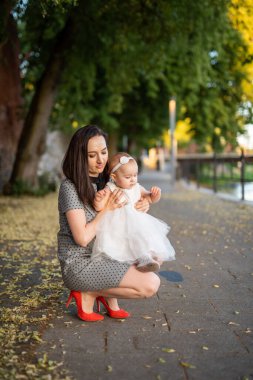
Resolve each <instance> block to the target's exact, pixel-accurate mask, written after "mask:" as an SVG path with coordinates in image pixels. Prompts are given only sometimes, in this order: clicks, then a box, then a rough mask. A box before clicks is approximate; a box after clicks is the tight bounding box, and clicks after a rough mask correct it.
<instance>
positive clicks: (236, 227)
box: [37, 172, 253, 380]
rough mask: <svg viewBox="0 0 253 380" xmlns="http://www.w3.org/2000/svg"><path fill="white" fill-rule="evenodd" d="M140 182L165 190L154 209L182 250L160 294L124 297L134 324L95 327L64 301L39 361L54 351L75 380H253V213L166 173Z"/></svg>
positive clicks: (109, 322)
mask: <svg viewBox="0 0 253 380" xmlns="http://www.w3.org/2000/svg"><path fill="white" fill-rule="evenodd" d="M140 182H141V183H142V184H143V185H144V186H146V187H147V188H148V187H149V186H151V185H154V184H156V185H158V186H161V188H162V190H163V198H162V200H161V201H160V202H159V203H158V204H156V205H153V206H152V207H151V210H150V213H151V214H152V215H154V216H156V217H158V218H160V219H163V220H164V221H166V222H167V223H168V224H169V225H170V226H171V232H170V234H169V237H170V240H171V243H172V244H173V246H174V247H175V249H176V253H177V256H176V261H174V262H170V263H166V264H164V265H163V266H162V268H161V271H160V273H159V275H160V277H161V287H160V290H159V292H158V294H157V296H155V297H153V298H151V299H147V300H141V301H130V300H127V301H126V300H122V301H121V302H120V305H121V306H122V307H123V308H126V309H127V310H129V311H130V312H131V313H132V318H130V319H128V320H123V321H120V320H113V319H110V318H109V317H107V316H106V317H105V320H104V321H103V322H99V323H93V324H92V323H86V322H82V321H80V320H78V319H77V318H76V315H75V312H76V309H75V305H74V304H71V307H70V311H66V310H65V309H64V304H62V309H61V310H59V314H58V315H57V317H56V318H54V320H53V321H52V324H51V327H49V328H47V329H46V330H45V331H44V333H43V336H42V338H43V340H44V341H45V343H44V344H43V345H41V346H40V348H39V349H38V351H37V355H38V357H41V354H42V353H43V352H48V356H49V358H50V359H52V360H57V361H58V362H62V366H63V367H64V368H65V369H66V370H67V371H68V373H69V375H70V376H71V377H72V378H73V379H76V380H86V379H87V380H90V379H94V380H98V379H101V380H104V379H111V380H116V379H117V380H118V379H123V380H124V379H126V380H128V379H129V380H130V379H131V380H132V379H136V380H137V379H140V380H142V379H145V380H149V379H156V380H165V379H166V380H209V379H211V380H237V379H238V380H246V379H249V380H250V379H253V249H252V247H253V207H252V206H249V205H244V204H241V203H235V202H230V201H225V200H221V199H219V198H217V197H215V196H212V195H206V194H202V193H200V192H197V191H191V190H187V189H185V188H183V187H180V186H177V187H176V188H174V189H171V188H170V185H169V176H168V175H167V174H164V173H156V172H150V173H148V172H145V173H144V174H142V175H141V176H140ZM66 298H67V291H65V292H64V293H63V295H62V300H63V301H65V300H66Z"/></svg>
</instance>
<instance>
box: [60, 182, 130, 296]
mask: <svg viewBox="0 0 253 380" xmlns="http://www.w3.org/2000/svg"><path fill="white" fill-rule="evenodd" d="M94 186H96V185H95V184H94ZM58 209H59V223H60V230H59V232H58V258H59V261H60V264H61V271H62V278H63V282H64V284H65V286H66V287H67V288H69V289H70V290H80V291H88V290H89V291H92V290H101V289H108V288H116V287H118V285H119V283H120V281H121V279H122V278H123V276H124V274H125V273H126V271H127V270H128V268H129V265H128V264H125V263H120V262H117V261H113V260H109V259H107V258H103V259H102V260H100V261H91V252H92V246H93V244H94V240H95V238H94V239H93V240H92V241H91V242H90V243H89V244H88V245H87V246H86V247H81V246H80V245H78V244H76V243H75V241H74V239H73V236H72V233H71V231H70V228H69V225H68V221H67V218H66V211H68V210H74V209H82V210H84V212H85V216H86V221H87V222H90V221H91V220H92V219H93V218H94V217H95V216H96V211H95V210H94V209H93V207H91V206H90V205H86V204H85V205H84V204H83V203H82V202H81V200H80V198H79V196H78V194H77V191H76V188H75V185H74V184H73V183H72V182H71V181H70V180H69V179H65V180H63V182H62V184H61V186H60V190H59V199H58Z"/></svg>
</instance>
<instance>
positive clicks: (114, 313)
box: [96, 297, 130, 319]
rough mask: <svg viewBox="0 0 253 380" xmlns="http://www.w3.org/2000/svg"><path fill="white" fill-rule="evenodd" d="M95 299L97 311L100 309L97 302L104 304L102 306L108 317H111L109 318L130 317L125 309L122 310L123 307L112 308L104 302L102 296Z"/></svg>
mask: <svg viewBox="0 0 253 380" xmlns="http://www.w3.org/2000/svg"><path fill="white" fill-rule="evenodd" d="M96 301H97V309H98V312H99V311H100V304H99V302H101V303H102V304H103V305H104V307H105V308H106V310H107V313H108V315H109V317H111V318H119V319H123V318H128V317H130V314H129V313H128V312H127V311H126V310H123V309H119V310H112V309H111V308H110V307H109V305H108V303H107V302H106V300H105V299H104V297H97V298H96Z"/></svg>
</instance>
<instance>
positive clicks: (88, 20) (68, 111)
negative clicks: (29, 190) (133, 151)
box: [5, 0, 253, 178]
mask: <svg viewBox="0 0 253 380" xmlns="http://www.w3.org/2000/svg"><path fill="white" fill-rule="evenodd" d="M5 1H7V0H5ZM9 4H11V5H12V12H11V14H12V16H13V17H14V19H15V21H16V23H17V27H18V32H19V39H20V43H21V52H20V70H21V76H22V83H23V94H24V98H25V106H24V108H25V109H24V114H26V115H27V117H26V121H25V127H24V131H25V132H24V133H23V135H24V136H23V140H22V137H21V140H22V141H23V143H22V144H21V149H19V151H20V152H22V151H27V150H29V149H32V148H31V146H34V144H35V142H34V140H32V139H31V140H30V148H29V146H28V145H29V144H28V143H27V144H25V141H28V140H29V139H28V137H27V136H30V137H31V135H33V136H34V135H35V131H36V133H38V134H39V133H40V136H38V137H37V140H36V144H38V145H41V144H42V145H43V136H44V135H45V130H46V126H48V125H49V126H50V127H51V128H57V129H61V130H64V131H66V132H71V131H73V128H76V127H78V126H81V125H84V124H87V123H90V122H96V123H98V124H99V125H101V126H102V127H103V128H105V129H106V130H108V132H109V133H110V134H113V133H117V134H118V135H121V136H122V135H124V134H126V135H128V137H129V139H130V140H133V139H134V140H135V143H136V144H137V145H139V146H141V145H143V144H147V143H148V140H149V138H150V137H155V136H160V135H161V134H162V131H163V130H164V129H166V128H168V110H167V104H168V100H169V98H170V97H171V96H176V99H177V118H178V120H184V119H187V121H188V124H190V129H191V133H192V136H193V137H194V139H195V140H196V141H198V142H199V144H201V145H202V146H205V145H206V144H210V145H212V147H213V148H214V149H216V150H219V149H222V145H224V142H230V143H232V144H235V142H236V136H237V134H238V132H239V131H241V129H242V124H243V122H242V120H243V117H244V116H245V113H243V112H242V109H243V108H248V109H251V101H252V91H250V88H251V86H252V51H253V50H252V49H253V47H252V41H251V37H250V36H252V33H251V32H252V30H251V28H252V27H250V26H249V25H253V23H252V21H253V20H252V18H253V11H252V5H251V4H250V0H247V1H242V0H226V1H222V2H221V1H219V0H203V1H201V2H192V1H189V0H181V1H177V0H170V1H168V0H157V1H149V0H142V1H139V0H130V1H128V2H122V1H119V0H108V1H106V2H104V1H102V0H92V1H91V0H90V1H85V2H84V1H78V0H51V1H50V0H40V1H37V0H28V1H24V0H19V1H16V2H15V1H13V2H11V1H9ZM49 83H50V84H49ZM43 95H44V98H47V99H50V102H49V101H48V100H47V101H45V100H42V99H43ZM43 102H44V103H43ZM45 108H47V109H48V112H45V115H44V116H43V117H44V119H43V120H42V118H41V119H40V121H38V119H36V117H37V116H36V113H37V114H38V110H40V109H43V110H45ZM32 111H33V112H32ZM240 111H241V112H240ZM249 115H250V113H249V112H247V117H249ZM49 117H50V118H49ZM36 123H37V124H36ZM41 123H42V124H43V128H40V127H39V125H40V124H41ZM42 124H41V125H42ZM32 129H33V133H31V130H32ZM39 130H40V132H39ZM41 150H43V149H41ZM37 151H40V149H38V147H37V148H36V152H37ZM25 156H26V158H24V155H22V154H21V153H20V154H19V155H18V157H19V161H22V160H25V162H26V163H25V165H29V159H28V156H29V154H26V155H25ZM30 156H31V157H32V156H33V158H32V160H33V162H35V160H34V155H30ZM35 166H36V165H35ZM34 170H35V169H34ZM15 173H16V174H15V175H14V177H22V173H21V171H20V170H19V169H17V170H16V172H15ZM24 177H25V176H24ZM28 177H29V176H28V175H27V178H28Z"/></svg>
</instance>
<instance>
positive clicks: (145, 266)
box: [136, 259, 160, 273]
mask: <svg viewBox="0 0 253 380" xmlns="http://www.w3.org/2000/svg"><path fill="white" fill-rule="evenodd" d="M136 268H137V269H138V271H140V272H143V273H146V272H157V271H159V269H160V265H159V263H158V262H157V261H155V260H152V259H151V260H148V261H144V260H143V261H140V262H139V263H138V264H137V266H136Z"/></svg>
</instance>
